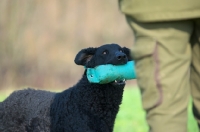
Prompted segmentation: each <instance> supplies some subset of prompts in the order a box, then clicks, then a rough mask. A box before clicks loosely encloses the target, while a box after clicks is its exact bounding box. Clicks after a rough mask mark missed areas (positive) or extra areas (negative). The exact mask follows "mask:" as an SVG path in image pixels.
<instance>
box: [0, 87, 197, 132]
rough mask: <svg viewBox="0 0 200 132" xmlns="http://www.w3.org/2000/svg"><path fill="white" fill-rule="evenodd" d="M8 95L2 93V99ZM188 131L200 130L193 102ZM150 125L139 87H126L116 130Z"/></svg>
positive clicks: (141, 130) (130, 131) (143, 129)
mask: <svg viewBox="0 0 200 132" xmlns="http://www.w3.org/2000/svg"><path fill="white" fill-rule="evenodd" d="M5 98H6V95H5V94H3V93H0V101H3V100H4V99H5ZM188 115H189V119H188V132H198V129H197V125H196V122H195V120H194V117H193V116H192V111H191V103H190V105H189V111H188ZM147 131H148V126H147V123H146V121H145V112H144V111H143V109H142V105H141V99H140V92H139V89H138V88H126V89H125V91H124V95H123V101H122V104H121V106H120V111H119V113H118V115H117V119H116V121H115V127H114V132H147Z"/></svg>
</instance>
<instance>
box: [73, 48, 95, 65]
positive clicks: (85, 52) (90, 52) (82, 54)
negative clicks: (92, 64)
mask: <svg viewBox="0 0 200 132" xmlns="http://www.w3.org/2000/svg"><path fill="white" fill-rule="evenodd" d="M96 50H97V48H87V49H82V50H81V51H79V52H78V54H77V55H76V57H75V59H74V62H75V63H76V64H77V65H83V66H85V65H86V64H87V63H88V62H89V61H90V60H91V59H92V57H93V56H94V54H95V52H96Z"/></svg>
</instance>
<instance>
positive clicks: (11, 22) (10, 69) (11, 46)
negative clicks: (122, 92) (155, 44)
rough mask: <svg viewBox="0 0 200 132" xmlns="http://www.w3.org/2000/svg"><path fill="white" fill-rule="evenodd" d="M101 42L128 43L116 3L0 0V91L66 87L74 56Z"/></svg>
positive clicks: (75, 76)
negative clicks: (83, 49)
mask: <svg viewBox="0 0 200 132" xmlns="http://www.w3.org/2000/svg"><path fill="white" fill-rule="evenodd" d="M104 43H118V44H120V45H121V46H126V47H129V48H131V46H132V44H133V35H132V31H131V29H130V28H129V27H128V25H127V23H126V21H125V18H124V15H123V14H121V13H120V11H119V10H118V1H117V0H84V1H82V0H73V1H70V0H0V90H7V89H12V90H15V89H22V88H25V87H34V88H38V89H55V90H56V89H65V88H68V87H69V86H72V85H73V84H75V83H76V82H77V81H78V80H79V79H80V78H81V76H82V74H83V71H84V68H83V67H82V66H77V65H76V64H75V63H74V57H75V55H76V54H77V52H78V51H79V50H81V49H82V48H87V47H98V46H100V45H102V44H104ZM128 84H130V85H132V83H131V82H130V81H129V83H128Z"/></svg>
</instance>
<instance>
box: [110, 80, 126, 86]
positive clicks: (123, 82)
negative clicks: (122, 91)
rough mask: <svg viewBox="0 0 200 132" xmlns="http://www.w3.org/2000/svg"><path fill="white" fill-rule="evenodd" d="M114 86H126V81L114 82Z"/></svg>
mask: <svg viewBox="0 0 200 132" xmlns="http://www.w3.org/2000/svg"><path fill="white" fill-rule="evenodd" d="M112 84H113V85H118V86H119V85H125V84H126V80H125V79H123V80H115V81H113V82H112Z"/></svg>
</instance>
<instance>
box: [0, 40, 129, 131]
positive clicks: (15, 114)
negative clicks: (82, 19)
mask: <svg viewBox="0 0 200 132" xmlns="http://www.w3.org/2000/svg"><path fill="white" fill-rule="evenodd" d="M92 49H94V50H93V51H92ZM119 49H123V48H121V47H120V46H118V45H117V44H107V45H103V46H101V47H99V48H90V49H89V51H90V52H89V53H88V52H87V51H88V50H87V49H85V50H81V51H80V52H79V53H78V54H77V56H76V59H75V63H76V64H78V65H86V66H87V64H90V67H94V66H97V65H99V64H108V63H110V64H117V63H119V64H121V63H122V62H119V60H117V59H114V58H115V52H118V50H119ZM125 49H126V50H127V48H125ZM104 50H108V51H109V55H107V56H104V55H102V53H101V52H102V51H104ZM124 54H126V55H127V57H128V58H127V59H126V60H122V61H123V63H126V62H127V61H128V60H129V57H130V56H129V51H128V52H127V51H126V52H125V53H124ZM103 57H107V58H103ZM108 60H109V61H108ZM85 72H86V71H85ZM124 86H125V84H123V85H113V83H108V84H92V83H89V82H88V80H87V77H86V74H85V73H84V74H83V76H82V78H81V79H80V81H79V82H78V83H77V84H76V85H75V86H73V87H71V88H69V89H67V90H65V91H63V92H60V93H53V92H48V91H42V90H34V89H30V88H29V89H26V90H19V91H16V92H13V93H12V94H11V95H10V96H9V97H8V98H7V99H6V100H5V101H4V102H2V103H0V132H112V131H113V126H114V121H115V118H116V115H117V112H118V111H119V105H120V103H121V101H122V95H123V89H124Z"/></svg>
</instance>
